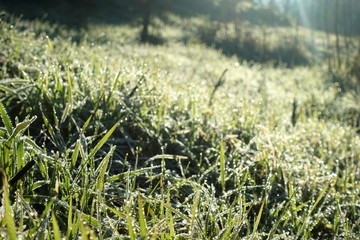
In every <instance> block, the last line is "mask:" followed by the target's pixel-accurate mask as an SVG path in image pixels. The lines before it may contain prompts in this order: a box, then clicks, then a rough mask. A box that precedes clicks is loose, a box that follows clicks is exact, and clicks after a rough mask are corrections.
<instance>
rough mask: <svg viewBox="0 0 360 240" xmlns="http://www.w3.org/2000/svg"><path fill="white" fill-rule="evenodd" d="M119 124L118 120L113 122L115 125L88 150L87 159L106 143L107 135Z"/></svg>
mask: <svg viewBox="0 0 360 240" xmlns="http://www.w3.org/2000/svg"><path fill="white" fill-rule="evenodd" d="M119 124H120V121H119V122H117V123H115V125H114V126H113V127H112V128H111V129H110V130H109V131H108V132H107V133H106V134H105V136H104V137H103V138H102V139H101V140H100V141H99V142H98V143H97V144H96V146H95V147H94V148H93V149H92V150H91V151H90V153H89V156H88V159H90V158H92V157H93V156H94V155H95V153H96V152H97V151H99V149H100V148H101V147H102V146H103V145H104V144H105V143H106V141H107V140H108V139H109V137H110V136H111V135H112V134H113V132H114V131H115V129H116V128H117V126H118V125H119Z"/></svg>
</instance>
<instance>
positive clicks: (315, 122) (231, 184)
mask: <svg viewBox="0 0 360 240" xmlns="http://www.w3.org/2000/svg"><path fill="white" fill-rule="evenodd" d="M0 29H1V30H0V36H1V37H0V39H1V40H0V41H1V42H0V43H1V44H0V52H1V56H0V57H1V72H0V78H1V80H0V97H1V102H2V105H3V106H0V108H1V109H0V110H1V116H2V127H1V129H0V130H1V131H0V136H1V138H0V139H1V154H2V155H1V156H2V158H1V160H2V165H3V170H4V172H5V174H6V175H7V177H8V178H9V179H10V185H11V187H10V196H8V194H6V191H4V193H3V198H5V199H8V198H10V202H11V207H12V211H13V213H14V214H13V215H11V214H10V213H9V211H8V210H6V209H8V208H7V206H6V205H7V204H5V213H4V215H3V216H4V218H3V220H2V225H1V226H2V231H1V234H2V235H7V234H10V235H11V234H13V233H16V234H20V233H22V234H23V235H25V236H30V237H31V238H37V237H41V236H43V235H48V234H53V236H54V237H56V236H57V234H58V233H59V232H60V233H61V235H63V236H67V237H71V238H77V237H78V236H80V235H82V236H83V237H84V235H86V234H88V236H90V237H92V236H98V237H99V238H107V237H119V238H123V237H124V238H130V239H135V237H140V236H149V237H155V238H159V237H165V238H174V237H176V238H210V239H213V238H215V237H217V238H220V237H221V238H224V239H228V238H233V239H235V238H238V237H246V236H248V237H250V236H251V237H259V238H269V239H273V238H277V239H288V238H290V239H291V238H293V239H298V238H304V239H307V238H324V237H326V238H331V237H344V238H350V239H351V238H356V236H358V235H359V234H360V229H359V226H360V223H359V219H360V216H359V215H360V209H359V204H360V203H359V199H360V198H359V197H360V196H359V190H358V189H359V187H360V184H359V176H360V175H359V152H360V151H359V150H360V138H359V136H358V134H357V132H356V130H357V127H358V126H359V120H358V117H359V114H358V112H359V111H358V106H357V104H356V100H355V99H354V98H353V96H352V95H350V94H348V93H343V92H341V91H340V89H338V85H337V84H331V83H330V82H328V81H327V79H326V74H324V71H323V70H322V68H321V67H312V68H305V67H302V68H294V69H283V68H272V67H271V66H265V65H263V66H261V65H256V64H255V65H253V64H247V63H246V62H243V63H239V62H238V60H237V59H236V58H227V57H224V56H223V55H221V54H220V53H219V52H217V51H214V50H210V49H208V48H206V47H204V46H202V45H197V44H193V45H191V44H189V45H187V46H184V45H183V44H179V43H169V44H168V45H164V46H148V45H138V44H137V43H136V42H135V38H134V37H133V36H135V35H136V32H134V30H132V29H131V28H128V27H126V26H123V27H111V26H102V27H101V28H100V27H99V26H97V27H96V26H94V27H89V29H88V30H83V31H82V32H75V31H71V30H66V29H63V28H61V27H60V26H56V25H49V24H46V23H41V22H37V21H33V22H26V21H20V20H17V19H13V18H11V17H9V16H6V15H5V16H3V20H2V21H1V28H0ZM47 36H50V38H48V37H47ZM5 109H6V111H7V113H6V112H5V111H4V110H5ZM34 116H36V117H37V118H36V120H35V119H34V118H33V117H34ZM26 119H28V120H26ZM31 160H34V161H35V162H36V163H35V166H33V167H31V168H30V170H28V171H25V173H24V178H22V179H21V180H18V181H15V180H13V181H11V179H14V176H15V175H16V173H19V172H21V171H20V170H21V168H22V167H23V166H25V165H26V164H27V163H29V162H31ZM3 185H4V186H6V185H7V184H6V181H4V180H3ZM12 221H14V223H15V226H16V230H14V229H13V228H11V227H9V226H10V225H11V224H10V223H11V222H12ZM5 222H6V223H7V224H5ZM5 227H6V228H7V229H5ZM58 228H59V230H58Z"/></svg>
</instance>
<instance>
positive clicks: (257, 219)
mask: <svg viewBox="0 0 360 240" xmlns="http://www.w3.org/2000/svg"><path fill="white" fill-rule="evenodd" d="M265 201H266V198H265V197H264V198H263V200H262V203H261V207H260V210H259V213H258V215H257V218H256V221H255V224H254V228H253V232H252V236H253V237H254V236H255V234H256V231H257V229H258V227H259V223H260V220H261V216H262V212H263V210H264V205H265Z"/></svg>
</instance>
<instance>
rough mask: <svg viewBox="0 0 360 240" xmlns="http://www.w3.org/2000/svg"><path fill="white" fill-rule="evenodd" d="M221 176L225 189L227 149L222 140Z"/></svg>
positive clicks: (223, 188)
mask: <svg viewBox="0 0 360 240" xmlns="http://www.w3.org/2000/svg"><path fill="white" fill-rule="evenodd" d="M220 178H221V186H222V190H223V191H225V151H224V144H223V142H222V141H221V142H220Z"/></svg>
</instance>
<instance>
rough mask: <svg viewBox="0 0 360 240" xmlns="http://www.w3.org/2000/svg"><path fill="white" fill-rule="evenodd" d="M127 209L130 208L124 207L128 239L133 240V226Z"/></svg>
mask: <svg viewBox="0 0 360 240" xmlns="http://www.w3.org/2000/svg"><path fill="white" fill-rule="evenodd" d="M129 208H130V207H129V206H127V207H126V218H127V226H128V231H129V237H130V240H135V232H134V227H133V224H132V218H131V214H130V209H129Z"/></svg>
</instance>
